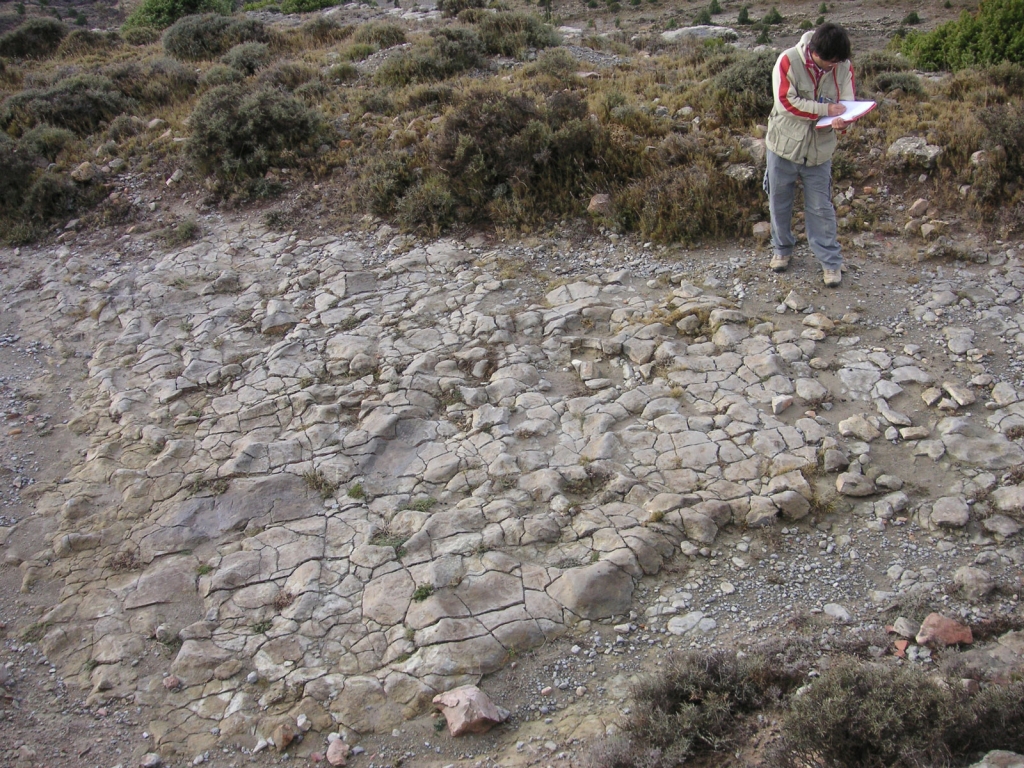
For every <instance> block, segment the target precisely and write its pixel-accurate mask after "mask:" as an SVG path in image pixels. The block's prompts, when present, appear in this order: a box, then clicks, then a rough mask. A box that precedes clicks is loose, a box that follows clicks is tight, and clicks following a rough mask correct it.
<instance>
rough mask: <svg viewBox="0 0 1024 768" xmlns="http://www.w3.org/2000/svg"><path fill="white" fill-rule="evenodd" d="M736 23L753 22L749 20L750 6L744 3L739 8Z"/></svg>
mask: <svg viewBox="0 0 1024 768" xmlns="http://www.w3.org/2000/svg"><path fill="white" fill-rule="evenodd" d="M736 23H737V24H740V25H747V24H752V23H753V22H752V21H751V20H750V8H748V7H747V6H745V5H744V6H743V7H742V8H740V12H739V13H738V14H736Z"/></svg>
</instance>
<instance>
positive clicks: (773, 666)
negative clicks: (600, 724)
mask: <svg viewBox="0 0 1024 768" xmlns="http://www.w3.org/2000/svg"><path fill="white" fill-rule="evenodd" d="M804 671H805V670H803V669H801V668H800V667H795V668H791V667H789V666H787V665H785V664H783V663H780V662H778V661H777V660H775V659H770V658H769V657H767V656H764V655H760V654H753V655H750V656H747V657H746V658H736V656H735V655H733V654H726V653H714V654H712V653H705V654H698V653H692V654H676V655H673V656H670V657H669V659H668V664H667V668H666V669H665V670H664V671H663V672H662V673H660V674H659V675H658V676H647V677H646V678H644V679H643V680H642V681H641V682H640V683H639V684H638V685H637V686H636V687H634V689H633V701H632V702H631V707H630V709H631V712H630V714H629V715H628V717H627V718H626V720H625V723H624V727H623V730H624V737H623V738H622V739H620V740H618V741H613V742H611V743H610V744H607V745H603V746H599V747H598V748H599V749H602V750H603V751H604V754H603V755H602V756H601V758H602V759H600V760H599V764H600V765H602V766H603V767H604V768H633V767H634V766H644V768H672V767H673V766H677V765H683V764H684V763H686V764H688V763H689V762H690V760H691V759H692V758H693V757H695V756H698V755H702V754H706V755H710V754H711V753H714V752H725V751H727V750H731V749H732V748H735V746H736V745H737V744H738V743H740V738H741V737H742V735H743V729H742V726H743V723H744V720H743V716H744V715H746V714H749V713H752V712H756V711H758V710H761V709H764V708H767V707H770V706H773V705H775V704H777V703H778V702H780V701H781V700H783V698H784V697H785V696H786V695H787V694H788V693H789V692H791V691H792V690H794V689H795V688H797V687H798V686H799V685H800V683H801V682H803V680H802V678H803V672H804Z"/></svg>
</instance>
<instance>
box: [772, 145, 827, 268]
mask: <svg viewBox="0 0 1024 768" xmlns="http://www.w3.org/2000/svg"><path fill="white" fill-rule="evenodd" d="M797 179H801V180H802V181H803V185H804V222H805V224H806V226H807V244H808V245H810V247H811V252H812V253H813V254H814V255H815V257H816V258H817V259H818V261H819V262H820V263H821V266H822V267H825V268H828V269H839V268H840V267H841V266H842V265H843V255H842V253H841V252H840V250H839V243H838V242H837V240H836V209H835V208H834V207H833V206H832V161H831V160H827V161H825V162H824V163H822V164H821V165H803V164H801V163H794V162H793V161H791V160H786V159H785V158H782V157H779V156H778V155H776V154H775V153H774V152H772V151H771V150H769V151H768V169H767V171H766V173H765V191H766V192H767V193H768V207H769V210H770V211H771V216H772V247H773V248H774V249H775V252H776V253H778V254H780V255H782V256H789V255H791V254H792V253H793V248H794V246H795V245H796V238H795V237H793V230H792V227H791V223H792V220H793V198H794V197H795V196H796V180H797Z"/></svg>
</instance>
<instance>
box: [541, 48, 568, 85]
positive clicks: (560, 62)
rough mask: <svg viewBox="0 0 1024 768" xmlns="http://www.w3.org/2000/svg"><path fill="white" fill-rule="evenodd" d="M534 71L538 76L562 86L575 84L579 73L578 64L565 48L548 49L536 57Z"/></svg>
mask: <svg viewBox="0 0 1024 768" xmlns="http://www.w3.org/2000/svg"><path fill="white" fill-rule="evenodd" d="M533 69H534V71H535V72H536V73H537V74H538V75H546V76H547V77H551V78H554V79H555V80H557V81H559V82H560V83H563V84H568V83H572V82H575V80H576V73H577V72H578V71H579V62H578V61H576V59H575V57H574V56H573V55H572V54H571V53H569V51H567V50H565V48H548V49H547V50H545V51H541V52H540V54H539V55H538V56H537V63H536V64H535V65H534V68H533Z"/></svg>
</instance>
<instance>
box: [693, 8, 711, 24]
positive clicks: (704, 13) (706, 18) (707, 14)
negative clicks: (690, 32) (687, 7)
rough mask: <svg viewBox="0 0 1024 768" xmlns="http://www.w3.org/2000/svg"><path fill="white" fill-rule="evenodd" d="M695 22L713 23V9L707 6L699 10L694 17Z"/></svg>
mask: <svg viewBox="0 0 1024 768" xmlns="http://www.w3.org/2000/svg"><path fill="white" fill-rule="evenodd" d="M693 23H694V24H710V23H711V11H709V10H708V9H707V8H701V9H700V10H699V11H697V15H696V16H694V17H693Z"/></svg>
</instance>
